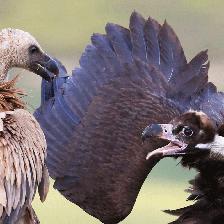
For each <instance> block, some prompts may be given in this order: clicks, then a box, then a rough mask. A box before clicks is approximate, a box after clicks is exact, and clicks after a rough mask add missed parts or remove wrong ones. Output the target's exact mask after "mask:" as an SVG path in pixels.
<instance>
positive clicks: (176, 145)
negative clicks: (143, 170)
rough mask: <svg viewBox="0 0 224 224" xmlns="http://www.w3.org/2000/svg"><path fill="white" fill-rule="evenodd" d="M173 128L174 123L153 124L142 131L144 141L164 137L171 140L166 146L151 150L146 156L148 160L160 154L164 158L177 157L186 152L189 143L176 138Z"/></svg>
mask: <svg viewBox="0 0 224 224" xmlns="http://www.w3.org/2000/svg"><path fill="white" fill-rule="evenodd" d="M172 130H173V125H172V124H152V125H149V126H147V127H146V128H145V130H144V131H143V133H142V140H143V142H144V141H145V140H146V139H150V138H157V139H163V140H166V141H168V142H169V143H168V144H167V145H165V146H164V147H161V148H158V149H156V150H154V151H152V152H149V153H148V155H147V157H146V159H147V160H148V159H150V158H151V157H154V156H160V157H161V158H163V157H176V156H181V155H184V154H185V149H186V148H187V146H188V144H186V143H184V142H182V141H180V140H178V139H176V138H175V136H174V134H173V133H172Z"/></svg>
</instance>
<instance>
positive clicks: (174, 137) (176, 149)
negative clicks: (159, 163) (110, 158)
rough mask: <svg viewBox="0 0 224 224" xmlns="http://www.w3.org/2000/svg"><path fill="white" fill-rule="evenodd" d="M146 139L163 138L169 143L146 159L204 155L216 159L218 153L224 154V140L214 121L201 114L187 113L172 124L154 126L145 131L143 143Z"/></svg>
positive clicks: (165, 142) (149, 154) (162, 139)
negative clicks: (218, 132) (217, 133)
mask: <svg viewBox="0 0 224 224" xmlns="http://www.w3.org/2000/svg"><path fill="white" fill-rule="evenodd" d="M147 138H156V139H160V140H161V141H164V144H166V145H165V146H163V147H161V148H158V149H156V150H154V151H152V152H150V153H148V155H147V159H150V158H151V157H154V156H158V157H161V158H163V157H179V156H182V157H185V156H186V155H188V156H189V155H201V154H205V153H207V155H210V156H211V155H215V157H216V158H217V154H219V155H224V148H223V146H224V140H223V139H224V138H223V137H221V136H218V135H216V129H215V126H214V124H213V122H212V121H211V120H210V119H209V117H208V116H207V115H206V114H204V113H202V112H195V111H190V112H187V113H185V114H182V115H181V116H179V117H178V118H175V119H174V120H172V121H171V122H170V123H169V124H152V125H150V126H148V127H146V128H145V130H144V131H143V134H142V139H143V141H144V140H145V139H147ZM222 151H223V152H222Z"/></svg>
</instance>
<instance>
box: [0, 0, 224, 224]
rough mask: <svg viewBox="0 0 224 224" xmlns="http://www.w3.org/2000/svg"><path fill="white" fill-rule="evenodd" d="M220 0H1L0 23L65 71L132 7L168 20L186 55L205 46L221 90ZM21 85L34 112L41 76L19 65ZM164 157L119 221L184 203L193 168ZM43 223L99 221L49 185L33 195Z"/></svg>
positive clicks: (223, 34) (223, 28) (223, 18)
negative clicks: (24, 34)
mask: <svg viewBox="0 0 224 224" xmlns="http://www.w3.org/2000/svg"><path fill="white" fill-rule="evenodd" d="M223 8H224V1H222V0H187V1H180V0H113V1H109V0H64V1H59V0H38V1H30V0H19V1H15V0H0V28H5V27H16V28H20V29H24V30H26V31H29V32H31V33H32V34H33V35H34V36H35V37H36V38H37V39H38V41H39V42H40V44H41V45H42V47H43V48H44V49H45V50H46V51H47V52H49V53H50V54H51V55H54V56H56V57H58V58H60V59H61V60H62V61H63V63H64V64H65V65H66V67H68V68H69V69H68V71H69V73H70V72H71V69H72V68H73V67H74V65H77V64H78V58H79V57H80V55H81V52H82V51H83V49H84V47H85V46H86V45H87V44H88V43H89V42H90V36H91V35H92V33H94V32H98V33H99V32H100V33H101V32H104V27H105V24H106V23H107V22H113V23H118V24H120V25H124V26H126V27H127V26H128V23H129V16H130V14H131V12H132V11H133V10H136V11H138V12H140V13H141V14H142V15H144V16H145V17H148V16H151V17H153V18H155V19H157V20H158V21H159V22H161V23H162V22H163V21H164V20H165V19H167V21H168V23H169V24H170V25H172V27H173V28H174V30H175V32H176V33H177V35H178V36H179V38H180V40H181V43H182V45H183V47H184V50H185V52H186V55H187V57H188V58H189V59H190V58H192V57H193V56H194V55H195V54H196V53H198V52H199V51H200V50H204V49H209V58H210V60H211V69H210V73H209V74H210V77H211V79H212V80H213V81H214V82H215V84H217V85H218V87H219V88H222V89H223V84H222V83H223V82H224V77H222V73H223V68H224V67H223V65H222V64H223V63H222V62H223V61H224V58H223V55H224V14H223ZM11 73H14V74H21V81H20V86H21V87H23V88H25V90H26V92H27V94H28V96H29V97H27V98H26V100H27V102H28V108H29V109H30V110H31V111H33V109H34V108H36V107H37V106H38V104H39V100H40V78H39V77H36V76H35V75H33V74H31V73H26V72H23V71H21V70H17V69H16V70H12V72H11ZM176 164H177V161H174V160H172V159H165V160H163V161H162V162H160V163H159V164H158V165H157V166H156V167H155V168H154V169H153V171H152V173H150V175H149V177H148V179H147V181H146V183H145V184H144V186H143V189H142V190H141V192H140V195H139V197H138V199H137V203H136V205H135V207H134V210H133V212H132V213H131V215H130V216H129V217H128V218H127V219H126V220H125V221H123V222H122V223H126V224H136V223H141V224H145V223H156V224H164V223H168V221H171V220H172V219H173V217H170V216H168V215H165V214H163V213H162V212H161V210H162V209H168V208H178V207H181V206H184V205H185V202H184V201H185V199H186V196H187V195H186V194H185V193H184V192H183V190H184V188H186V187H187V180H189V179H190V177H191V176H192V172H189V171H188V170H184V169H183V168H180V166H178V167H176ZM34 205H35V208H36V209H37V214H38V216H39V217H40V219H41V223H43V224H46V223H47V224H53V223H54V224H61V223H63V224H70V223H77V224H90V223H91V224H94V223H99V222H98V221H97V220H95V219H94V218H92V217H90V216H88V215H87V214H86V213H84V212H83V211H82V210H81V209H79V208H78V207H77V206H75V205H73V204H71V203H69V202H68V201H66V199H65V198H63V197H62V196H60V194H59V193H58V192H56V191H55V190H53V189H52V188H51V190H50V194H49V197H48V199H47V201H46V202H45V203H44V204H41V203H40V201H39V200H35V203H34Z"/></svg>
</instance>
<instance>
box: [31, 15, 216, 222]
mask: <svg viewBox="0 0 224 224" xmlns="http://www.w3.org/2000/svg"><path fill="white" fill-rule="evenodd" d="M91 40H92V44H91V45H88V46H87V48H86V50H85V52H84V53H83V55H82V57H81V59H80V68H76V69H75V70H74V71H73V73H72V76H68V77H66V75H65V73H66V71H65V70H64V69H63V67H61V65H60V64H59V67H61V68H62V69H61V71H62V73H61V74H62V77H58V78H56V79H55V80H54V81H53V82H52V83H46V82H43V84H42V104H41V106H40V108H38V109H37V110H36V111H35V117H36V118H37V120H38V121H39V123H40V124H41V127H42V129H43V131H44V133H45V135H46V140H47V145H48V158H47V165H48V168H49V172H50V175H51V176H52V177H53V178H54V179H55V180H56V181H55V185H54V187H55V188H56V189H58V190H59V191H60V192H61V193H62V194H63V195H64V196H65V197H66V198H67V199H69V200H70V201H72V202H74V203H76V204H77V205H79V206H80V207H81V208H83V209H84V210H85V211H87V212H88V213H89V214H91V215H93V216H95V217H97V218H98V219H100V220H101V221H102V222H109V223H116V222H118V221H120V220H122V219H123V218H125V217H126V216H127V215H128V214H129V213H130V211H131V209H132V207H133V205H134V202H135V200H136V197H137V195H138V192H139V190H140V188H141V185H142V183H143V182H144V180H145V178H146V176H147V174H148V173H149V172H150V170H151V169H152V167H153V166H154V165H155V163H156V162H157V161H150V162H147V161H146V160H145V157H146V154H147V152H148V149H149V146H148V145H147V146H145V148H144V147H143V146H142V144H141V139H140V136H141V132H142V130H143V129H144V127H145V126H146V125H148V124H149V123H150V122H151V123H154V122H157V123H158V122H160V123H163V122H169V121H170V120H171V119H172V118H174V117H175V116H177V115H179V114H180V113H182V112H184V111H186V110H188V109H189V108H191V107H193V106H194V107H197V108H198V109H199V105H200V103H198V102H199V100H198V99H200V100H201V101H203V96H202V94H205V95H206V94H207V95H209V96H210V91H211V92H212V94H213V93H214V91H215V90H213V89H211V88H213V85H212V84H208V81H207V80H208V77H207V71H208V67H209V64H208V63H207V60H208V56H207V52H206V51H205V52H201V53H199V54H198V55H197V56H196V57H195V58H193V59H192V60H191V61H190V62H189V63H187V62H186V58H185V55H184V52H183V49H182V47H181V45H180V42H179V40H178V38H177V36H176V35H175V33H174V31H173V30H172V28H171V27H170V26H169V25H168V24H167V23H166V22H165V23H164V24H163V25H162V26H161V25H160V24H158V23H157V22H156V21H155V20H153V19H151V18H149V19H148V20H145V19H144V18H143V17H141V15H139V14H138V13H136V12H134V13H133V14H132V15H131V18H130V27H129V29H126V28H123V27H121V26H119V25H115V24H107V26H106V34H104V35H103V34H94V35H93V36H92V38H91ZM192 96H195V97H192ZM196 98H197V100H196ZM149 144H150V147H151V149H152V150H153V149H155V148H157V147H158V144H160V143H156V142H150V143H149ZM146 149H147V150H146Z"/></svg>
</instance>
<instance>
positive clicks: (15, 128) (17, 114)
mask: <svg viewBox="0 0 224 224" xmlns="http://www.w3.org/2000/svg"><path fill="white" fill-rule="evenodd" d="M12 67H21V68H24V69H27V70H30V71H32V72H34V73H36V74H38V75H41V76H42V77H44V78H46V79H48V80H49V79H50V78H51V77H52V76H53V75H54V74H57V73H58V69H57V66H56V64H55V62H54V60H52V59H51V58H50V57H49V56H47V55H46V54H45V53H44V52H43V50H42V49H41V48H40V46H39V44H38V43H37V41H36V40H35V39H34V38H33V37H32V36H31V35H30V34H29V33H26V32H23V31H21V30H17V29H4V30H2V31H1V32H0V223H3V224H33V223H39V221H38V218H37V217H36V215H35V212H34V211H33V209H32V207H31V202H32V200H33V198H34V195H35V192H36V189H37V188H38V191H39V195H40V199H41V201H44V200H45V198H46V194H47V191H48V184H49V180H48V171H47V168H46V166H45V158H46V141H45V137H44V134H43V132H42V130H41V128H40V126H39V124H38V122H37V121H36V119H35V118H34V117H33V115H32V114H30V113H29V112H28V111H27V110H26V109H25V104H24V103H23V102H22V99H21V98H20V97H19V95H18V94H21V92H20V91H19V90H17V89H16V88H15V83H16V79H13V80H12V81H6V79H7V73H8V71H9V69H11V68H12ZM53 73H54V74H53Z"/></svg>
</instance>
